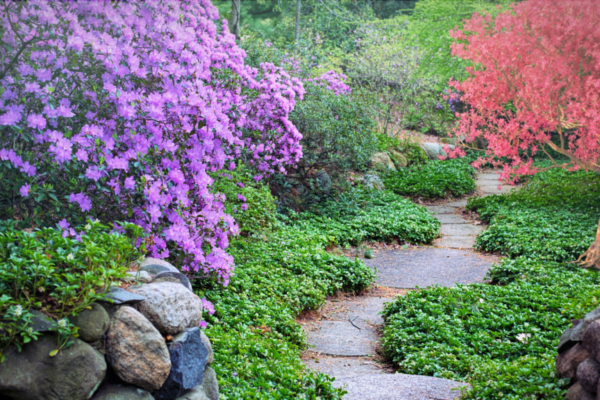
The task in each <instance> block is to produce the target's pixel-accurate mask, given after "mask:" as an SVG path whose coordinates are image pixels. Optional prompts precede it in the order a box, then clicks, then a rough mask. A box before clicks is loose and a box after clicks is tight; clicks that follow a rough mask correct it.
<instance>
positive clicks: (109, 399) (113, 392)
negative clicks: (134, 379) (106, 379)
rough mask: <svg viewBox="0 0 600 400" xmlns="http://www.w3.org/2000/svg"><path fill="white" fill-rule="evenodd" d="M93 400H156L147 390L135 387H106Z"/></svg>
mask: <svg viewBox="0 0 600 400" xmlns="http://www.w3.org/2000/svg"><path fill="white" fill-rule="evenodd" d="M91 400H154V397H152V395H151V394H150V392H148V391H147V390H144V389H140V388H138V387H135V386H125V385H118V384H117V385H106V386H105V387H101V388H100V390H98V392H97V393H96V394H95V395H94V397H92V399H91Z"/></svg>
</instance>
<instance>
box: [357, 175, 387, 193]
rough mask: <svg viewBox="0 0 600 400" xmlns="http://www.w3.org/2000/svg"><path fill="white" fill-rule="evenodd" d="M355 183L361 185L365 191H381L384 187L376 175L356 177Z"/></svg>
mask: <svg viewBox="0 0 600 400" xmlns="http://www.w3.org/2000/svg"><path fill="white" fill-rule="evenodd" d="M356 181H357V182H359V183H362V184H363V185H364V186H365V187H366V188H367V189H375V190H383V189H385V185H384V184H383V181H382V180H381V178H380V177H379V175H377V174H373V173H370V174H365V175H364V176H357V177H356Z"/></svg>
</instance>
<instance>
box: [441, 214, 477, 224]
mask: <svg viewBox="0 0 600 400" xmlns="http://www.w3.org/2000/svg"><path fill="white" fill-rule="evenodd" d="M435 217H436V218H437V219H439V220H440V222H441V223H442V224H470V223H472V222H471V221H469V220H468V219H465V218H463V217H461V216H460V215H457V214H440V215H436V216H435Z"/></svg>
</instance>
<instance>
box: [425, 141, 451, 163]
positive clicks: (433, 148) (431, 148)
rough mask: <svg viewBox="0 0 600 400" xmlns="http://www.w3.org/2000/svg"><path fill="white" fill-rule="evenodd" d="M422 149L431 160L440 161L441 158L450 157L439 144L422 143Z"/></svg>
mask: <svg viewBox="0 0 600 400" xmlns="http://www.w3.org/2000/svg"><path fill="white" fill-rule="evenodd" d="M421 147H422V148H423V150H425V153H427V156H428V157H429V158H430V159H431V160H439V159H440V156H442V157H446V156H447V155H448V154H447V153H446V152H445V151H444V149H443V148H442V145H440V144H439V143H421Z"/></svg>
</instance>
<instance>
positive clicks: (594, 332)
mask: <svg viewBox="0 0 600 400" xmlns="http://www.w3.org/2000/svg"><path fill="white" fill-rule="evenodd" d="M584 322H585V320H584ZM580 325H583V322H582V323H581V324H580ZM571 337H573V334H571ZM582 344H583V346H584V347H585V349H586V350H587V352H588V353H590V357H592V358H593V359H595V360H600V320H596V321H594V322H592V323H591V324H590V325H589V326H588V328H587V329H586V331H585V334H584V335H583V342H582Z"/></svg>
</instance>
